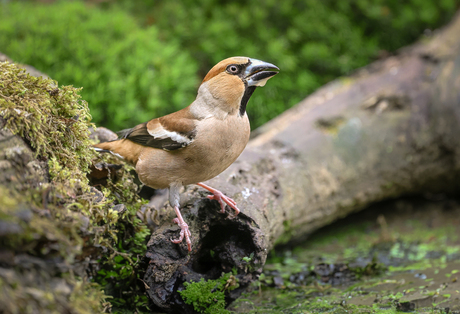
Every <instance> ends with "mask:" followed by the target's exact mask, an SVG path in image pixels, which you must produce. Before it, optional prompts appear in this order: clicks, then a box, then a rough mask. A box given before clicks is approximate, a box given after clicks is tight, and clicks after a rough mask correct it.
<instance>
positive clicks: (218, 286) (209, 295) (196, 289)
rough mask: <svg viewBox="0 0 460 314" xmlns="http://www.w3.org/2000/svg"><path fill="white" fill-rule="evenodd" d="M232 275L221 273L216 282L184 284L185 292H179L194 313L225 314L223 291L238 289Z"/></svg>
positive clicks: (202, 279)
mask: <svg viewBox="0 0 460 314" xmlns="http://www.w3.org/2000/svg"><path fill="white" fill-rule="evenodd" d="M233 275H234V274H232V273H222V276H221V277H220V278H218V279H216V280H204V278H201V279H200V281H198V282H193V281H192V282H186V283H184V286H185V290H183V291H179V293H180V295H181V296H182V298H183V299H184V301H185V303H187V304H193V308H194V309H195V311H197V312H199V313H204V314H214V313H216V314H226V313H230V312H229V311H227V310H225V305H226V304H225V290H228V291H231V290H234V289H236V288H238V283H237V279H236V278H235V277H234V276H233Z"/></svg>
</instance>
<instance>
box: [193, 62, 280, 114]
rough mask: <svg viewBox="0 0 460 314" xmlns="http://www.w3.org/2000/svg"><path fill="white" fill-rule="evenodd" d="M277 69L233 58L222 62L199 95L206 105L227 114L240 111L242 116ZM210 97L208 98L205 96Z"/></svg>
mask: <svg viewBox="0 0 460 314" xmlns="http://www.w3.org/2000/svg"><path fill="white" fill-rule="evenodd" d="M278 71H279V69H278V67H277V66H275V65H273V64H271V63H268V62H264V61H260V60H257V59H252V58H247V57H232V58H228V59H225V60H222V61H220V62H219V63H218V64H216V65H215V66H214V67H213V68H212V69H211V70H210V71H209V72H208V74H207V75H206V76H205V78H204V79H203V82H202V83H201V86H200V90H199V93H198V95H199V96H200V92H201V94H202V96H203V97H204V98H206V101H207V103H209V105H212V106H217V107H219V108H220V109H222V110H226V111H227V112H228V113H232V112H235V111H238V113H239V114H240V115H241V116H243V115H244V113H245V112H246V105H247V103H248V100H249V98H250V97H251V95H252V93H253V92H254V90H255V89H256V87H257V86H264V85H265V83H266V82H267V80H268V79H270V78H271V77H273V76H275V75H276V74H278ZM208 93H209V94H210V96H212V98H211V97H207V95H206V94H208Z"/></svg>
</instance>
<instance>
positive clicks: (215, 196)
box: [197, 182, 240, 215]
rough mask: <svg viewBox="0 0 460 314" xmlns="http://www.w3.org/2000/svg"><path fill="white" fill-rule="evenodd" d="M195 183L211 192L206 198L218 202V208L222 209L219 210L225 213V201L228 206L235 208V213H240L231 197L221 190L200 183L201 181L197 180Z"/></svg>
mask: <svg viewBox="0 0 460 314" xmlns="http://www.w3.org/2000/svg"><path fill="white" fill-rule="evenodd" d="M197 185H199V186H201V187H202V188H204V189H206V190H208V191H209V192H211V193H212V194H213V195H208V198H209V199H210V200H216V201H218V202H219V204H220V208H221V209H222V210H221V212H222V213H225V204H224V202H225V203H227V205H228V206H230V207H231V208H233V209H234V210H235V213H236V215H238V214H239V213H240V210H239V209H238V207H236V202H235V201H234V200H233V199H231V198H230V197H228V196H225V195H224V194H223V193H222V192H221V191H219V190H216V189H213V188H212V187H210V186H208V185H206V184H204V183H201V182H198V183H197Z"/></svg>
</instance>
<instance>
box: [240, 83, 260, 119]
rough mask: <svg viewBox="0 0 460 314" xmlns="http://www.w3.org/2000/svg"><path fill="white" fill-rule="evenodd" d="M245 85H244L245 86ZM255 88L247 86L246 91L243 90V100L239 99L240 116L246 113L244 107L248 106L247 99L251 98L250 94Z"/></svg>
mask: <svg viewBox="0 0 460 314" xmlns="http://www.w3.org/2000/svg"><path fill="white" fill-rule="evenodd" d="M246 84H247V83H245V85H246ZM256 87H257V86H247V85H246V89H245V90H244V95H243V98H241V104H240V116H241V117H242V116H244V113H245V112H246V106H247V105H248V101H249V98H251V96H252V93H254V91H255V90H256Z"/></svg>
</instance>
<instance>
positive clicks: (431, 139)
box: [144, 15, 460, 313]
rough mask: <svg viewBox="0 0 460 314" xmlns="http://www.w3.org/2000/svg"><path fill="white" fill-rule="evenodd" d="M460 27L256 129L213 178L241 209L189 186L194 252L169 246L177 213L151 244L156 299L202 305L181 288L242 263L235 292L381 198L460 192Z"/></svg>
mask: <svg viewBox="0 0 460 314" xmlns="http://www.w3.org/2000/svg"><path fill="white" fill-rule="evenodd" d="M459 33H460V16H459V15H457V18H455V19H454V20H453V22H452V23H451V24H450V25H449V26H447V27H446V28H445V29H443V30H441V31H439V32H436V33H434V35H433V37H432V38H430V39H429V40H428V39H427V40H425V41H423V42H420V43H417V44H415V45H413V46H410V47H408V48H404V49H402V50H400V51H399V52H398V53H397V54H396V55H395V56H391V57H388V58H386V59H384V60H379V61H376V62H375V63H373V64H371V65H369V66H367V67H365V68H363V69H361V70H359V71H357V72H356V73H355V74H354V75H352V76H349V77H346V78H340V79H337V80H335V81H333V82H331V83H330V84H328V85H326V86H324V87H323V88H321V89H320V90H318V91H317V92H315V93H314V94H312V95H310V96H309V97H308V98H306V99H305V100H304V101H302V102H301V103H300V104H299V105H297V106H296V107H294V108H292V109H290V110H288V111H287V112H285V113H284V114H282V115H281V116H279V117H277V118H276V119H274V120H272V121H270V122H269V123H267V124H266V125H264V126H263V127H261V128H260V129H257V130H256V131H255V132H254V136H253V139H252V140H251V141H250V143H249V145H248V147H247V148H246V150H245V151H244V152H243V154H242V155H241V156H240V158H239V159H238V160H237V162H235V163H234V164H233V165H232V166H231V167H230V168H229V169H227V170H226V171H225V172H224V173H222V174H221V175H219V176H218V177H216V178H214V179H213V180H211V181H209V185H211V186H213V187H216V188H219V189H221V190H222V191H223V192H224V193H226V194H227V195H229V196H230V197H233V198H234V199H235V200H236V201H237V203H238V205H239V207H240V209H241V210H242V212H241V213H240V214H239V215H238V216H236V217H235V215H234V214H233V212H232V211H230V210H227V212H226V213H225V214H222V213H220V212H219V208H218V205H217V202H214V201H210V200H208V199H206V198H205V197H204V195H205V194H206V193H205V192H203V193H201V192H197V190H198V189H197V188H196V187H189V188H188V189H187V191H186V192H185V193H184V194H185V195H186V196H185V197H184V194H182V196H183V204H182V206H183V207H182V212H183V215H184V218H185V220H186V221H187V222H188V223H189V226H190V230H191V232H192V241H193V249H192V252H191V253H188V252H187V249H186V246H185V244H181V245H177V244H174V243H171V242H170V240H169V239H171V238H175V237H177V235H178V232H179V231H178V227H177V226H175V225H174V224H173V223H172V222H167V221H170V219H171V218H172V217H173V214H172V212H171V215H166V217H164V218H165V219H164V222H165V223H163V224H161V222H160V227H158V228H157V229H156V230H155V232H154V234H153V235H152V237H151V240H150V242H149V244H148V252H147V258H149V259H150V263H149V266H148V270H147V273H146V275H145V277H144V281H145V284H146V287H147V292H148V294H149V296H150V297H151V299H152V300H153V301H154V303H155V304H156V305H157V306H159V307H160V308H161V309H163V310H166V311H170V312H181V313H184V312H192V308H191V307H189V306H188V305H186V304H184V301H183V300H182V298H181V296H180V295H179V294H178V291H180V290H182V289H184V286H183V283H184V282H185V281H190V280H193V281H198V280H199V279H200V278H202V277H204V278H213V279H214V278H217V277H219V276H220V275H221V273H222V272H226V273H227V272H230V271H231V270H232V269H233V268H234V269H236V270H237V272H238V275H237V278H238V280H239V285H240V286H239V288H238V289H235V290H233V291H231V292H230V294H229V295H228V299H229V300H231V299H234V298H236V297H237V296H238V295H239V294H240V293H241V292H242V290H243V289H244V288H245V287H247V286H248V284H249V283H250V282H251V281H253V280H255V279H256V278H257V277H258V275H259V274H260V272H261V270H262V266H263V265H264V262H265V260H266V257H267V254H268V251H269V250H270V249H272V248H273V247H274V245H276V244H279V243H285V242H286V241H288V240H291V241H303V240H305V239H306V238H307V237H308V235H309V234H311V233H312V232H313V231H315V230H316V229H318V228H320V227H322V226H324V225H327V224H329V223H330V222H332V221H334V220H336V219H338V218H341V217H344V216H346V215H347V214H350V213H352V212H356V211H358V210H361V209H363V208H365V207H366V206H368V205H369V204H372V203H374V202H377V201H381V200H384V199H389V198H396V197H399V196H402V195H408V194H424V193H454V192H456V191H458V190H459V188H460V181H459V180H458V177H459V175H460V136H459V134H460V93H459V91H460V36H458V34H459ZM299 69H300V65H299ZM280 75H281V74H280ZM279 79H282V77H281V76H280V77H279ZM249 105H250V104H249Z"/></svg>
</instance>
